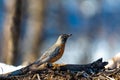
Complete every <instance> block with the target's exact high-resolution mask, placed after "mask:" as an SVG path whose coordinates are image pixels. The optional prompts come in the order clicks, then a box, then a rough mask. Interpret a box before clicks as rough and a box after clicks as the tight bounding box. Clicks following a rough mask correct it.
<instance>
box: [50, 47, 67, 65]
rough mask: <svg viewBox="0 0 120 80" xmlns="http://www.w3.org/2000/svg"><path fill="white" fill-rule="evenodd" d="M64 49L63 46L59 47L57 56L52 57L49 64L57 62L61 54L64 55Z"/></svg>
mask: <svg viewBox="0 0 120 80" xmlns="http://www.w3.org/2000/svg"><path fill="white" fill-rule="evenodd" d="M64 48H65V45H61V46H60V50H59V51H58V52H57V55H56V56H54V57H53V58H52V59H51V60H50V62H51V63H53V62H55V61H57V60H59V59H60V58H61V57H62V55H63V53H64Z"/></svg>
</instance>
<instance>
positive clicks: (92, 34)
mask: <svg viewBox="0 0 120 80" xmlns="http://www.w3.org/2000/svg"><path fill="white" fill-rule="evenodd" d="M61 33H72V34H73V35H72V37H71V38H70V39H69V40H68V41H67V45H66V49H65V52H64V55H63V57H62V58H61V59H60V60H59V61H58V63H71V64H74V63H80V64H83V63H89V62H91V61H93V60H96V59H98V58H101V57H103V58H104V60H107V59H109V58H111V57H112V56H113V55H114V54H116V53H117V52H120V0H0V62H4V63H6V64H12V65H20V64H24V65H27V64H29V63H31V62H33V61H35V60H36V59H37V58H38V57H40V56H41V55H42V53H43V52H44V51H45V50H46V49H48V48H49V47H50V46H51V45H52V44H53V43H54V42H55V41H56V39H57V38H58V36H59V34H61Z"/></svg>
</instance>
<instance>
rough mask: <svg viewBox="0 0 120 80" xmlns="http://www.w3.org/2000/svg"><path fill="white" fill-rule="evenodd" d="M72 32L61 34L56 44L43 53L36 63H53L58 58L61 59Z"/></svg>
mask: <svg viewBox="0 0 120 80" xmlns="http://www.w3.org/2000/svg"><path fill="white" fill-rule="evenodd" d="M71 35H72V34H61V35H60V36H59V37H58V39H57V41H56V42H55V44H54V45H53V46H52V47H50V48H49V49H48V50H47V51H45V53H43V55H42V56H41V57H40V59H38V60H37V61H36V62H35V63H36V64H37V65H38V66H39V65H41V64H43V63H46V62H48V63H53V62H55V61H57V60H59V59H60V58H61V57H62V55H63V53H64V49H65V44H66V41H67V39H68V37H70V36H71Z"/></svg>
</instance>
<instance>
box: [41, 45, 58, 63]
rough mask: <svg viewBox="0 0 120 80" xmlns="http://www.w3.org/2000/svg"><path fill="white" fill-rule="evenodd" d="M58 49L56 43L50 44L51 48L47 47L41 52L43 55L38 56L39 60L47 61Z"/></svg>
mask: <svg viewBox="0 0 120 80" xmlns="http://www.w3.org/2000/svg"><path fill="white" fill-rule="evenodd" d="M59 51H60V47H58V46H57V47H56V45H54V46H52V47H51V48H49V49H48V50H47V51H46V52H45V53H43V55H42V56H41V57H40V60H41V61H42V62H44V61H45V62H47V61H49V60H50V59H51V58H52V57H55V56H56V55H57V54H58V52H59Z"/></svg>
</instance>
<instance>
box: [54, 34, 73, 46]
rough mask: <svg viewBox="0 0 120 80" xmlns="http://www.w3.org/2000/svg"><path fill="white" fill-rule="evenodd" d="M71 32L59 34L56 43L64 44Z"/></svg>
mask: <svg viewBox="0 0 120 80" xmlns="http://www.w3.org/2000/svg"><path fill="white" fill-rule="evenodd" d="M71 35H72V34H61V35H60V36H59V37H58V40H57V42H56V43H57V44H61V43H62V44H64V43H66V41H67V39H68V38H69V37H70V36H71Z"/></svg>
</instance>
